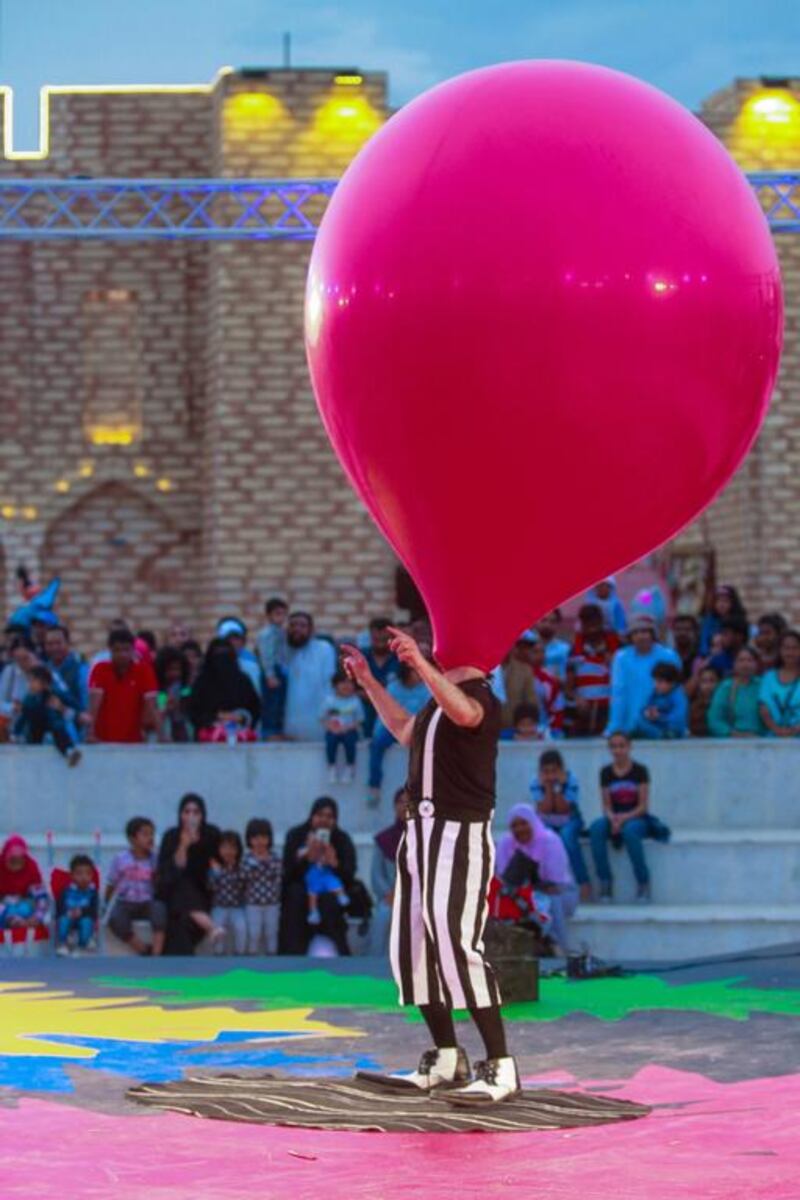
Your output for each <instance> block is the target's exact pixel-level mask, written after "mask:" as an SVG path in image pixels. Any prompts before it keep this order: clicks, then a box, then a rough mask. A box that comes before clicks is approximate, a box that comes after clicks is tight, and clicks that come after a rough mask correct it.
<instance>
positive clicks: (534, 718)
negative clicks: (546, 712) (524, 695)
mask: <svg viewBox="0 0 800 1200" xmlns="http://www.w3.org/2000/svg"><path fill="white" fill-rule="evenodd" d="M548 734H549V730H548V729H547V725H546V724H544V725H543V724H542V715H541V712H540V710H539V705H538V704H518V705H517V707H516V708H515V709H514V713H513V716H512V725H511V728H510V729H503V730H502V731H501V733H500V740H501V741H503V742H541V741H544V740H546V739H547V737H548Z"/></svg>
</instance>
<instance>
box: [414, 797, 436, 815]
mask: <svg viewBox="0 0 800 1200" xmlns="http://www.w3.org/2000/svg"><path fill="white" fill-rule="evenodd" d="M417 811H418V812H419V815H420V816H421V817H432V816H433V814H434V813H435V812H436V809H435V808H434V806H433V801H432V800H420V802H419V808H418V809H417Z"/></svg>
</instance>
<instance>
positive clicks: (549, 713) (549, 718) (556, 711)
mask: <svg viewBox="0 0 800 1200" xmlns="http://www.w3.org/2000/svg"><path fill="white" fill-rule="evenodd" d="M541 623H542V622H539V624H541ZM537 629H538V626H537ZM528 638H529V644H528V662H529V663H530V667H531V670H532V671H533V677H534V680H535V681H536V695H537V696H538V699H539V705H540V707H541V709H542V712H543V714H544V716H545V717H546V723H547V732H548V734H549V736H550V737H556V738H560V737H563V736H564V689H563V686H562V684H561V680H560V678H558V677H557V676H556V675H555V674H554V672H553V671H552V670H551V669H550V668H549V667H547V666H546V665H545V645H544V642H543V641H542V640H541V638H540V637H539V634H538V633H533V634H529V635H528ZM565 644H566V643H565ZM565 663H566V660H565ZM564 669H565V671H566V666H565V668H564Z"/></svg>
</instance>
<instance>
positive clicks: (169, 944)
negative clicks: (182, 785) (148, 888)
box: [156, 792, 224, 955]
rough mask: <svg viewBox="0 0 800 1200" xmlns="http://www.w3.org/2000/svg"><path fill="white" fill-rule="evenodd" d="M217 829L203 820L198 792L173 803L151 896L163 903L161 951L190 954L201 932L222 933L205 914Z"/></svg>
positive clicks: (217, 935)
mask: <svg viewBox="0 0 800 1200" xmlns="http://www.w3.org/2000/svg"><path fill="white" fill-rule="evenodd" d="M219 836H220V835H219V829H217V827H216V825H209V824H208V822H207V820H206V804H205V800H203V798H202V796H198V795H196V794H195V793H194V792H187V794H186V795H185V796H183V797H182V799H181V802H180V804H179V805H178V824H177V825H175V826H173V827H172V829H168V830H167V832H166V833H165V834H164V836H163V838H162V839H161V847H160V849H159V852H158V889H157V892H156V896H157V899H159V900H161V901H162V902H163V903H164V904H165V905H166V908H167V936H166V942H165V945H164V952H165V953H166V954H184V955H186V954H194V952H195V948H196V947H197V945H198V944H199V943H200V942H201V941H202V939H203V937H205V936H209V937H211V938H212V941H217V940H218V939H219V938H220V937H223V936H224V930H221V929H218V928H217V927H216V926H215V925H214V922H213V921H212V919H211V916H210V912H211V889H210V888H209V884H208V880H209V871H210V869H211V862H212V859H215V858H216V857H217V855H218V853H219Z"/></svg>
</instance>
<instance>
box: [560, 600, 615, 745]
mask: <svg viewBox="0 0 800 1200" xmlns="http://www.w3.org/2000/svg"><path fill="white" fill-rule="evenodd" d="M578 621H579V627H578V632H577V634H576V636H575V641H574V642H573V644H572V651H571V653H570V657H569V661H568V663H567V686H566V697H565V702H566V706H567V711H568V714H569V715H568V721H569V727H570V728H569V732H570V733H571V734H572V735H573V736H575V737H598V736H599V735H600V734H601V733H602V732H603V730H604V729H605V727H606V725H607V723H608V710H609V705H610V702H611V660H612V658H613V657H614V655H615V654H616V652H617V651H618V650H619V648H620V644H621V643H620V639H619V637H618V635H617V634H616V633H614V632H613V631H612V630H610V629H607V628H606V627H605V619H604V616H603V610H602V608H601V607H600V605H599V604H584V605H582V607H581V609H580V611H579V613H578Z"/></svg>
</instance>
